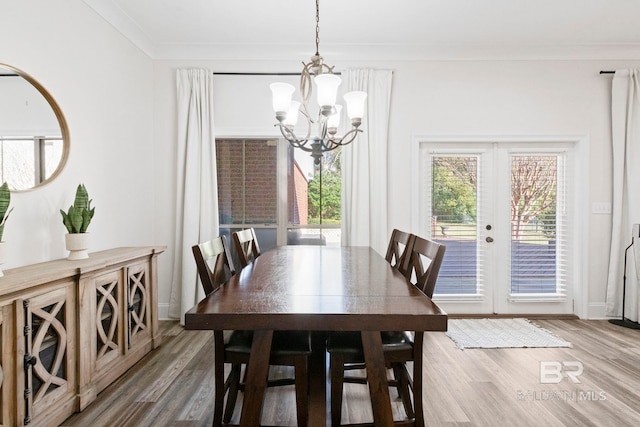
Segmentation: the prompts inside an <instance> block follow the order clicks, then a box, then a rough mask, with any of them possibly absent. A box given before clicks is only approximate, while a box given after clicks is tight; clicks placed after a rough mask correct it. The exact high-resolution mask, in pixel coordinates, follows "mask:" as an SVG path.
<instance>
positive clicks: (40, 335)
mask: <svg viewBox="0 0 640 427" xmlns="http://www.w3.org/2000/svg"><path fill="white" fill-rule="evenodd" d="M75 305H76V302H75V297H74V286H73V283H71V285H69V286H66V287H63V288H59V289H56V290H53V291H49V292H47V293H44V294H41V295H38V296H34V297H33V298H29V299H25V300H23V313H24V363H23V366H24V400H25V406H24V424H25V425H27V424H30V423H32V422H33V425H38V424H40V423H43V424H46V423H51V420H52V419H55V418H56V417H60V416H64V414H67V415H68V414H70V413H73V410H74V404H75V390H76V386H77V384H76V367H75V344H76V341H75V338H74V337H75V336H76V332H75V326H76V325H75V313H76V311H75ZM61 414H63V415H61ZM63 419H64V418H63ZM45 420H46V422H45Z"/></svg>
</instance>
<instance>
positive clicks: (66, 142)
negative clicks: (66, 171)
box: [0, 62, 71, 193]
mask: <svg viewBox="0 0 640 427" xmlns="http://www.w3.org/2000/svg"><path fill="white" fill-rule="evenodd" d="M0 67H1V68H5V69H8V70H11V71H13V72H14V73H16V74H17V75H19V76H20V77H22V78H23V79H25V80H26V81H28V82H29V83H31V85H32V86H33V87H34V88H36V89H37V90H38V92H40V94H41V95H42V96H43V97H44V99H45V100H46V101H47V103H48V104H49V106H50V107H51V109H52V110H53V113H54V114H55V115H56V118H57V119H58V124H59V125H60V133H61V135H62V156H61V157H60V162H59V163H58V166H57V167H56V170H54V171H53V173H52V174H51V176H49V177H48V178H47V179H45V180H44V181H42V182H41V183H39V184H36V185H34V186H33V187H31V188H25V189H22V190H15V189H13V188H11V192H12V193H24V192H27V191H32V190H35V189H37V188H40V187H42V186H44V185H46V184H48V183H50V182H51V181H53V180H54V179H55V178H56V177H57V176H58V175H60V172H62V169H63V168H64V166H65V165H66V163H67V159H68V157H69V149H70V146H71V141H70V136H69V126H68V125H67V120H66V119H65V118H64V114H62V110H61V109H60V106H59V105H58V103H57V102H56V100H55V99H54V98H53V96H51V94H50V93H49V92H48V91H47V89H45V88H44V86H42V85H41V84H40V82H38V81H37V80H36V79H34V78H33V77H31V75H29V74H28V73H25V72H24V71H22V70H21V69H19V68H16V67H14V66H12V65H9V64H4V63H2V62H0Z"/></svg>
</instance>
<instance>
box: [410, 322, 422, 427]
mask: <svg viewBox="0 0 640 427" xmlns="http://www.w3.org/2000/svg"><path fill="white" fill-rule="evenodd" d="M423 337H424V333H423V332H421V331H420V332H416V334H415V337H414V340H413V387H412V388H413V401H414V408H415V414H416V417H415V425H416V427H424V412H423V407H422V386H423V384H422V373H423V370H422V364H423V363H424V361H423V360H422V357H423V354H422V345H423Z"/></svg>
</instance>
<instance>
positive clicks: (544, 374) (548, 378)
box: [540, 360, 584, 384]
mask: <svg viewBox="0 0 640 427" xmlns="http://www.w3.org/2000/svg"><path fill="white" fill-rule="evenodd" d="M583 371H584V366H583V365H582V362H578V361H577V360H570V361H566V362H555V361H552V362H540V384H559V383H560V382H561V381H562V378H564V377H565V376H566V377H567V379H568V380H569V381H571V382H572V383H574V384H580V379H578V377H579V376H580V375H582V372H583Z"/></svg>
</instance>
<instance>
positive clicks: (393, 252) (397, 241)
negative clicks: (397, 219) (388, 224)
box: [384, 228, 413, 269]
mask: <svg viewBox="0 0 640 427" xmlns="http://www.w3.org/2000/svg"><path fill="white" fill-rule="evenodd" d="M412 239H413V234H411V233H407V232H406V231H400V230H398V229H397V228H395V229H393V231H392V232H391V238H390V239H389V245H388V246H387V254H386V256H385V257H384V259H386V260H387V262H388V263H389V264H391V266H392V267H394V268H397V269H401V268H402V262H403V261H404V258H405V256H406V255H407V253H408V252H409V249H410V247H411V246H410V245H411V243H412Z"/></svg>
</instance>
